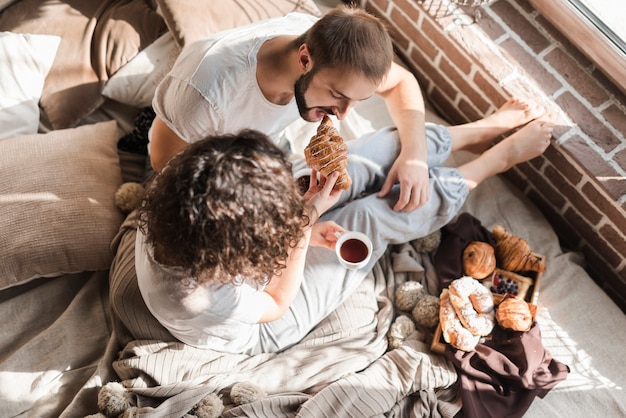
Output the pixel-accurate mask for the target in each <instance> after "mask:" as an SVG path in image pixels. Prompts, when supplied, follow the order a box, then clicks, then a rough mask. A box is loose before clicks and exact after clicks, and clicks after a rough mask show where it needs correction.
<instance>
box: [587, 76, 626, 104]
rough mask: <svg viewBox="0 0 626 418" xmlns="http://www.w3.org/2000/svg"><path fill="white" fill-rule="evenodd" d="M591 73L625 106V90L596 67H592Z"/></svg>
mask: <svg viewBox="0 0 626 418" xmlns="http://www.w3.org/2000/svg"><path fill="white" fill-rule="evenodd" d="M591 75H592V76H593V77H594V78H595V79H596V81H597V82H598V83H599V84H600V85H602V86H604V88H605V89H606V90H607V91H609V92H611V94H612V95H613V96H614V97H615V99H616V100H617V101H618V102H620V103H621V104H622V106H626V91H624V90H622V89H621V88H620V87H617V86H616V85H615V82H614V81H612V80H611V77H609V76H607V74H605V73H604V72H603V71H602V70H600V69H598V68H597V67H593V71H592V73H591Z"/></svg>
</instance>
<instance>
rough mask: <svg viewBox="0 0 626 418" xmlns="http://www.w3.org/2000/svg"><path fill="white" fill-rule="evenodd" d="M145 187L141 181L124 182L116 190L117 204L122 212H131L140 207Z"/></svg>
mask: <svg viewBox="0 0 626 418" xmlns="http://www.w3.org/2000/svg"><path fill="white" fill-rule="evenodd" d="M144 191H145V189H144V187H143V186H142V185H141V184H139V183H134V182H128V183H124V184H122V185H121V186H120V187H119V188H118V189H117V191H116V192H115V206H117V207H118V208H119V209H120V210H121V211H122V212H124V213H129V212H132V211H133V210H135V209H136V208H137V207H139V203H140V202H141V199H142V198H143V193H144Z"/></svg>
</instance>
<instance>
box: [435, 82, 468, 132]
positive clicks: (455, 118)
mask: <svg viewBox="0 0 626 418" xmlns="http://www.w3.org/2000/svg"><path fill="white" fill-rule="evenodd" d="M430 99H431V103H432V104H433V106H434V107H435V109H437V110H438V112H439V114H440V115H441V116H442V117H443V118H444V119H445V120H447V121H449V122H450V124H452V125H459V124H461V123H466V122H469V121H468V120H467V119H465V117H464V116H463V115H462V114H461V113H459V110H458V109H457V107H456V106H455V105H454V104H453V103H452V102H451V101H450V98H449V97H447V96H446V95H445V94H444V93H443V92H442V91H441V89H439V87H438V86H437V85H435V87H434V88H433V89H432V91H431V95H430Z"/></svg>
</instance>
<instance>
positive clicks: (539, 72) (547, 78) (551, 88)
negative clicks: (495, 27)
mask: <svg viewBox="0 0 626 418" xmlns="http://www.w3.org/2000/svg"><path fill="white" fill-rule="evenodd" d="M500 47H501V48H502V49H504V50H505V51H506V52H507V53H508V54H509V55H510V56H511V59H512V61H514V62H517V64H518V66H519V68H520V69H522V70H523V71H524V72H525V73H526V74H527V75H528V76H529V77H530V78H531V79H532V80H533V81H534V82H535V83H537V85H538V86H539V87H540V88H541V90H543V92H544V93H546V94H547V95H551V94H553V93H554V92H555V91H557V90H558V89H560V88H561V87H562V84H561V82H560V81H559V80H557V79H556V78H555V77H554V76H553V75H552V74H550V73H548V72H547V71H546V69H545V67H544V66H543V64H542V61H540V60H539V59H538V58H537V57H536V56H534V55H531V54H529V53H528V52H526V50H525V49H524V48H522V47H521V46H520V44H519V43H517V42H516V41H515V40H513V39H508V40H506V41H504V42H502V43H501V44H500Z"/></svg>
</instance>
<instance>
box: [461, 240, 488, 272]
mask: <svg viewBox="0 0 626 418" xmlns="http://www.w3.org/2000/svg"><path fill="white" fill-rule="evenodd" d="M495 269H496V255H495V250H494V248H493V246H491V244H489V243H488V242H482V241H472V242H470V243H469V244H467V246H466V247H465V250H463V271H464V272H465V274H466V275H468V276H471V277H473V278H475V279H478V280H480V279H484V278H485V277H487V276H489V275H490V274H491V273H493V271H494V270H495Z"/></svg>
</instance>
